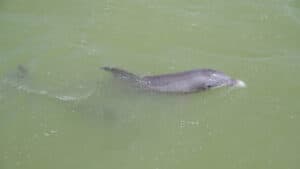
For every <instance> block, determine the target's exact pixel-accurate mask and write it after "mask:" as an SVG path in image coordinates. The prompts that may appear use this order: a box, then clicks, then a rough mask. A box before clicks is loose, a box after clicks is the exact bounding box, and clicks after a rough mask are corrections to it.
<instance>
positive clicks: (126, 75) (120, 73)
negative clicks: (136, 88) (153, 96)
mask: <svg viewBox="0 0 300 169" xmlns="http://www.w3.org/2000/svg"><path fill="white" fill-rule="evenodd" d="M101 69H103V70H105V71H107V72H111V73H112V74H113V75H114V76H115V77H117V78H119V79H121V80H129V81H140V77H139V76H137V75H135V74H133V73H130V72H127V71H126V70H122V69H119V68H114V67H107V66H104V67H101Z"/></svg>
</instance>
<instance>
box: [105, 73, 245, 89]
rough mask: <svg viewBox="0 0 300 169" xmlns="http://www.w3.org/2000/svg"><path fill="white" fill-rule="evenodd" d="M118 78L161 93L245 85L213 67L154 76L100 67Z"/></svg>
mask: <svg viewBox="0 0 300 169" xmlns="http://www.w3.org/2000/svg"><path fill="white" fill-rule="evenodd" d="M101 69H103V70H105V71H108V72H111V73H112V74H113V75H114V76H115V77H117V78H118V79H121V80H124V81H127V82H130V84H133V85H134V86H137V87H139V88H141V89H143V90H150V91H154V92H163V93H193V92H199V91H205V90H208V89H211V88H218V87H224V86H229V87H246V84H245V83H244V82H243V81H241V80H237V79H233V78H232V77H230V76H228V75H226V74H225V73H223V72H221V71H217V70H213V69H194V70H190V71H184V72H178V73H170V74H163V75H154V76H138V75H136V74H133V73H129V72H127V71H125V70H122V69H119V68H114V67H101Z"/></svg>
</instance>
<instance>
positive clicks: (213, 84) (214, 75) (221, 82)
mask: <svg viewBox="0 0 300 169" xmlns="http://www.w3.org/2000/svg"><path fill="white" fill-rule="evenodd" d="M205 71H206V75H207V76H206V77H207V78H208V79H207V80H206V81H205V86H206V87H207V88H218V87H223V86H230V87H246V83H245V82H243V81H242V80H237V79H233V78H232V77H230V76H228V75H226V74H225V73H223V72H220V71H216V70H205Z"/></svg>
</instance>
